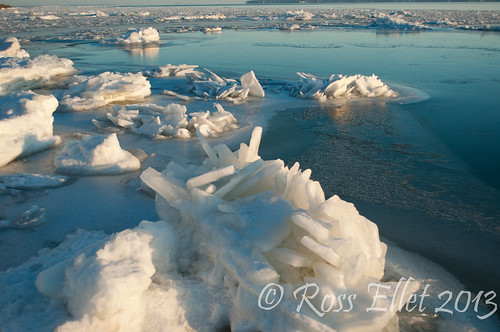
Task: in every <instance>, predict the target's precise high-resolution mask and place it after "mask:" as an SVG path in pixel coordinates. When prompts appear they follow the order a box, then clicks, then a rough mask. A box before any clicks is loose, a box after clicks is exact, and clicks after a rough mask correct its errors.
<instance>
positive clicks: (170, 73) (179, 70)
mask: <svg viewBox="0 0 500 332" xmlns="http://www.w3.org/2000/svg"><path fill="white" fill-rule="evenodd" d="M196 68H198V66H197V65H186V64H183V65H171V64H168V65H165V66H161V67H160V68H158V70H155V71H154V72H153V73H151V76H153V77H186V76H187V75H188V74H190V75H202V73H201V72H199V71H197V70H196Z"/></svg>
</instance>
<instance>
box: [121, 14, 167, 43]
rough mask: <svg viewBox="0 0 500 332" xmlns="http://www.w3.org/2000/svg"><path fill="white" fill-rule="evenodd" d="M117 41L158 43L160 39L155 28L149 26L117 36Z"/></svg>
mask: <svg viewBox="0 0 500 332" xmlns="http://www.w3.org/2000/svg"><path fill="white" fill-rule="evenodd" d="M146 16H147V15H146ZM117 41H118V43H121V44H149V43H158V42H159V41H160V34H159V33H158V30H156V29H155V28H152V27H149V28H146V29H140V30H133V31H129V32H127V33H126V34H125V35H124V36H123V38H118V40H117Z"/></svg>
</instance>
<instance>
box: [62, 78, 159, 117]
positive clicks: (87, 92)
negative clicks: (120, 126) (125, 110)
mask: <svg viewBox="0 0 500 332" xmlns="http://www.w3.org/2000/svg"><path fill="white" fill-rule="evenodd" d="M150 94H151V84H150V83H149V81H148V80H147V79H146V77H144V76H143V75H142V74H141V73H136V74H133V73H126V74H120V73H111V72H104V73H102V74H99V75H97V76H92V77H89V78H87V79H85V80H84V81H83V82H81V83H78V84H76V85H74V86H72V87H70V88H69V89H68V90H67V91H65V92H64V95H63V98H62V100H61V108H62V109H63V110H70V111H86V110H91V109H95V108H99V107H103V106H106V105H108V104H110V103H116V102H124V101H142V100H144V98H146V97H147V96H149V95H150Z"/></svg>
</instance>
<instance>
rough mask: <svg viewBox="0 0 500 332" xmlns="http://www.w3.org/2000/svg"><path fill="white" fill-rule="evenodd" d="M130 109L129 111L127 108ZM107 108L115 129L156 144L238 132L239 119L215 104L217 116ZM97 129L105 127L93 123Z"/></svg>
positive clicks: (175, 108) (182, 109) (169, 108)
mask: <svg viewBox="0 0 500 332" xmlns="http://www.w3.org/2000/svg"><path fill="white" fill-rule="evenodd" d="M127 107H128V108H127ZM127 107H125V106H122V107H121V108H119V107H117V106H113V107H112V108H108V113H107V114H106V116H107V119H108V120H109V121H111V122H112V123H113V124H114V125H116V126H118V127H121V128H125V129H130V130H131V131H132V132H133V133H135V134H138V135H144V136H148V137H152V138H154V139H156V140H160V139H166V138H169V137H174V138H182V139H188V138H191V137H192V135H193V134H194V133H195V132H196V131H197V130H198V131H199V132H200V133H201V135H202V136H204V137H218V136H219V135H220V134H221V133H223V132H226V131H231V130H235V129H237V128H238V125H237V122H238V121H237V120H236V118H235V117H234V116H233V115H232V114H231V113H230V112H228V111H226V110H224V108H223V107H222V106H221V105H220V104H217V103H215V104H214V107H215V109H216V111H215V112H210V111H206V112H192V113H189V114H188V113H187V108H186V106H184V105H180V104H175V103H172V104H168V105H166V106H159V105H155V104H143V105H129V106H127ZM93 122H94V124H95V125H96V126H97V127H98V128H104V127H105V126H106V123H105V122H103V121H100V120H97V119H94V121H93Z"/></svg>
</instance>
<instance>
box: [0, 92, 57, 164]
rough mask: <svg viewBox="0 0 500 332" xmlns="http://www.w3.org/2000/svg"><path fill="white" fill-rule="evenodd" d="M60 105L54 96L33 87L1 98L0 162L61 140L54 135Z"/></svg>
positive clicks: (42, 148)
mask: <svg viewBox="0 0 500 332" xmlns="http://www.w3.org/2000/svg"><path fill="white" fill-rule="evenodd" d="M57 105H58V102H57V99H56V98H55V97H54V96H52V95H49V96H45V95H37V94H35V93H33V92H31V91H29V92H20V93H16V94H11V95H9V96H7V97H3V98H0V146H1V147H2V148H1V149H0V166H4V165H6V164H8V163H9V162H11V161H12V160H14V159H16V158H18V157H21V156H26V155H28V154H31V153H34V152H38V151H41V150H44V149H46V148H48V147H50V146H52V145H54V144H56V143H58V142H59V140H60V139H59V137H58V136H54V135H53V122H54V117H53V115H52V113H53V112H54V111H55V110H56V108H57Z"/></svg>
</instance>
